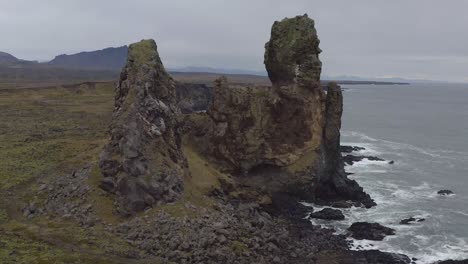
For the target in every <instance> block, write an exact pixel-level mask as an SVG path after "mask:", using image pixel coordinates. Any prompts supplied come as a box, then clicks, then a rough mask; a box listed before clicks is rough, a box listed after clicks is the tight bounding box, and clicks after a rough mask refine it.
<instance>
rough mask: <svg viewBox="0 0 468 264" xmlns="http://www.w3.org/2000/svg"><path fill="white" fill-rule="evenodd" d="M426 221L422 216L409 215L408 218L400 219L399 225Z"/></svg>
mask: <svg viewBox="0 0 468 264" xmlns="http://www.w3.org/2000/svg"><path fill="white" fill-rule="evenodd" d="M424 221H426V219H424V218H415V217H410V218H406V219H403V220H401V221H400V225H410V224H412V223H416V222H418V223H420V222H424Z"/></svg>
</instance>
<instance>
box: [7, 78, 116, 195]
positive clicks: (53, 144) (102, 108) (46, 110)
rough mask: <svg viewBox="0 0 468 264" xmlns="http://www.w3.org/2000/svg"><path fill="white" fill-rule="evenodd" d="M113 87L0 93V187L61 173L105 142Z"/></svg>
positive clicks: (92, 154)
mask: <svg viewBox="0 0 468 264" xmlns="http://www.w3.org/2000/svg"><path fill="white" fill-rule="evenodd" d="M112 86H113V84H110V83H109V84H102V85H98V86H97V87H96V89H93V90H84V91H83V92H82V93H79V94H77V93H76V92H74V91H71V90H69V89H64V88H50V89H38V90H29V89H28V90H26V89H25V90H17V91H9V92H1V93H0V121H1V122H0V141H1V142H2V144H1V145H0V189H7V188H11V187H14V186H18V185H20V184H23V183H26V182H28V181H29V180H31V179H33V178H34V177H37V176H40V175H47V174H51V173H52V172H53V173H55V174H57V173H61V172H66V171H68V170H70V169H72V168H73V166H76V165H77V164H80V163H81V165H82V163H83V162H86V161H87V160H89V159H90V158H95V157H96V155H98V153H99V152H100V148H101V147H102V145H103V143H104V142H105V138H106V130H107V121H106V120H110V117H111V113H112V109H113V104H112V90H113V88H112Z"/></svg>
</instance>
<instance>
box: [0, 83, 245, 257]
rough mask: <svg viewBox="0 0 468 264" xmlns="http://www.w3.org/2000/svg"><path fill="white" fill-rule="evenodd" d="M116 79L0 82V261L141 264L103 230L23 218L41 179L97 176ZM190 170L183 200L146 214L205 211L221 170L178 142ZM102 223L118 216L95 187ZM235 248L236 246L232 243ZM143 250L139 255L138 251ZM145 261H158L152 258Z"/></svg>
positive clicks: (96, 178)
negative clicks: (22, 84)
mask: <svg viewBox="0 0 468 264" xmlns="http://www.w3.org/2000/svg"><path fill="white" fill-rule="evenodd" d="M113 87H114V84H113V83H107V84H106V83H101V84H98V85H96V87H87V86H77V87H72V88H70V87H67V88H63V87H61V86H57V87H52V88H40V89H18V90H1V88H2V87H0V141H1V143H2V144H1V145H0V263H2V264H3V263H146V262H145V261H148V260H145V261H143V260H141V259H140V260H131V259H130V258H127V256H128V255H133V254H136V253H135V252H137V253H138V252H139V251H138V250H137V249H135V248H134V247H133V246H131V245H130V244H128V243H127V242H126V241H123V240H121V239H120V238H119V237H116V236H115V235H112V234H111V233H109V232H107V231H105V230H104V228H103V226H102V225H101V224H98V225H96V226H94V227H91V228H84V227H80V226H79V225H78V224H77V223H76V222H73V221H71V220H70V221H65V220H63V219H62V218H53V217H52V218H46V217H34V218H32V219H27V218H25V217H23V215H22V212H21V209H22V207H23V206H25V205H26V204H27V203H28V202H29V201H37V202H39V203H40V202H41V199H43V198H44V197H42V196H41V194H39V193H38V191H37V190H38V186H39V185H40V183H47V182H49V181H50V180H52V179H54V178H55V177H60V176H61V175H65V174H68V173H71V172H72V171H73V170H76V169H77V168H80V167H82V166H83V165H84V164H89V163H91V164H93V165H92V169H91V173H90V177H89V179H88V182H87V183H88V184H89V185H91V186H94V187H96V186H97V185H98V184H99V181H100V179H101V177H102V176H101V174H100V171H99V168H98V166H97V160H98V157H99V153H100V152H101V150H102V147H103V146H104V144H105V143H106V141H107V129H108V124H109V123H110V120H111V117H112V110H113V107H114V100H113V99H114V96H113V95H114V88H113ZM183 145H184V148H183V151H184V153H185V155H186V157H187V160H188V164H189V168H190V171H191V172H190V175H186V177H185V184H184V188H185V190H184V193H183V194H182V197H181V199H179V200H178V201H177V202H175V203H172V204H166V205H162V206H159V207H156V208H154V209H153V210H150V211H147V212H145V214H153V213H157V212H160V211H164V212H166V213H168V214H170V215H171V216H173V217H199V216H200V211H199V210H196V209H193V207H191V206H190V205H194V206H196V207H197V208H201V207H202V208H207V209H208V210H210V208H212V206H213V201H212V200H211V199H210V198H209V197H208V196H207V194H208V193H209V192H210V191H212V190H213V188H217V187H219V186H220V183H219V178H225V179H226V177H227V176H226V175H224V174H223V173H221V172H219V171H218V170H217V169H216V168H215V167H214V166H213V165H211V164H210V163H209V162H208V161H206V160H205V159H204V158H202V157H201V156H200V155H199V154H198V153H197V152H196V151H195V150H194V148H192V146H191V145H190V144H188V143H187V142H186V141H185V140H184V144H183ZM88 202H90V203H92V204H93V206H94V208H95V211H96V212H97V215H98V217H99V218H101V219H102V220H103V221H104V222H105V223H106V224H111V225H113V224H118V223H119V222H121V221H122V220H123V219H122V218H121V217H119V216H117V215H116V214H115V212H114V210H115V207H114V197H112V196H110V195H104V193H103V192H102V191H100V190H99V189H97V188H93V190H92V191H91V192H90V195H89V197H88ZM233 247H235V248H236V249H237V250H241V249H242V245H235V246H233ZM140 253H141V252H140ZM148 263H159V261H158V260H157V259H151V260H150V262H148Z"/></svg>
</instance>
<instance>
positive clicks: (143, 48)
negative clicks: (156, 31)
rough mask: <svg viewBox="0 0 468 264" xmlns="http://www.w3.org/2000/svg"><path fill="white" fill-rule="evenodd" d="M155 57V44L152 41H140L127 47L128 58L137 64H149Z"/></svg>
mask: <svg viewBox="0 0 468 264" xmlns="http://www.w3.org/2000/svg"><path fill="white" fill-rule="evenodd" d="M155 56H157V53H156V42H154V40H152V39H146V40H142V41H140V42H137V43H134V44H132V45H130V47H129V57H130V58H132V59H133V60H134V62H136V63H138V64H144V63H149V62H151V61H152V60H153V59H154V58H155Z"/></svg>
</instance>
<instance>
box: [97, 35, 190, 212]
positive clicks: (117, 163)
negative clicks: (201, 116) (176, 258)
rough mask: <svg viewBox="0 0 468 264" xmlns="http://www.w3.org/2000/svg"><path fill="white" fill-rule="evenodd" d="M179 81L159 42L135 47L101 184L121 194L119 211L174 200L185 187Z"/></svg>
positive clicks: (120, 84)
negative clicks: (162, 55)
mask: <svg viewBox="0 0 468 264" xmlns="http://www.w3.org/2000/svg"><path fill="white" fill-rule="evenodd" d="M179 112H180V110H179V109H178V107H177V106H176V92H175V83H174V80H173V79H172V77H171V76H170V75H169V74H168V73H167V72H166V70H165V69H164V66H163V64H162V62H161V59H160V57H159V54H158V51H157V46H156V42H155V41H154V40H142V41H140V42H138V43H135V44H132V45H130V46H129V51H128V58H127V63H126V66H125V67H124V69H123V71H122V73H121V75H120V80H119V82H118V85H117V87H116V95H115V109H114V113H113V119H112V122H111V125H110V129H109V130H110V141H109V142H108V144H107V145H106V146H105V147H104V150H103V152H102V154H101V157H100V164H99V165H100V168H101V172H102V175H103V176H104V179H103V181H102V182H101V188H103V189H104V190H107V191H109V192H113V193H115V194H116V197H117V204H118V211H119V212H120V213H122V214H133V213H135V212H138V211H141V210H144V209H145V208H147V207H149V206H152V205H154V204H157V203H162V202H171V201H174V200H175V199H177V198H178V196H179V194H180V193H181V192H182V190H183V175H184V173H185V168H186V166H187V165H186V159H185V157H184V155H183V153H182V151H181V137H180V133H179V124H178V121H177V120H178V119H177V115H178V114H179Z"/></svg>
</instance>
